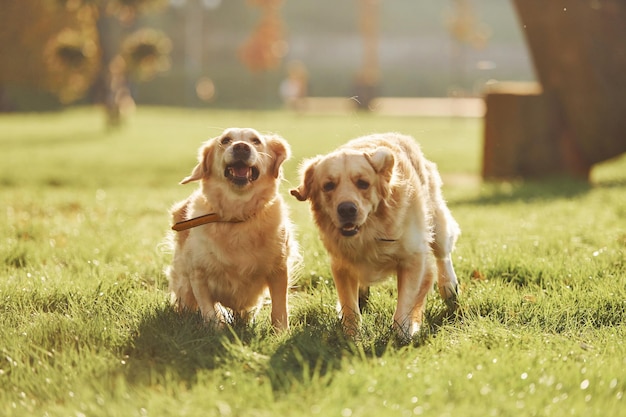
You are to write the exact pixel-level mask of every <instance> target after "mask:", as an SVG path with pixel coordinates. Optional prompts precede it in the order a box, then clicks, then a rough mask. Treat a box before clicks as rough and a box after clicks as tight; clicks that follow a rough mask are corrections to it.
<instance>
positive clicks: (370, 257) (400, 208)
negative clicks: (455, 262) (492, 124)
mask: <svg viewBox="0 0 626 417" xmlns="http://www.w3.org/2000/svg"><path fill="white" fill-rule="evenodd" d="M441 184H442V182H441V178H440V176H439V173H438V171H437V167H436V165H435V164H434V163H432V162H430V161H428V160H427V159H426V158H425V157H424V155H423V154H422V151H421V150H420V147H419V146H418V144H417V143H416V142H415V140H414V139H413V138H411V137H409V136H404V135H401V134H397V133H385V134H374V135H370V136H365V137H361V138H358V139H354V140H352V141H350V142H348V143H347V144H346V145H344V146H342V147H340V148H338V149H337V150H335V151H333V152H331V153H329V154H327V155H324V156H317V157H315V158H312V159H310V160H308V161H306V162H305V163H304V164H303V166H302V181H301V184H300V185H299V186H298V187H297V188H295V189H293V190H291V194H292V195H293V196H295V197H296V198H297V199H298V200H300V201H306V200H309V202H310V205H311V211H312V213H313V218H314V220H315V223H316V225H317V227H318V228H319V231H320V235H321V239H322V242H323V243H324V246H325V247H326V249H327V250H328V253H329V255H330V259H331V269H332V273H333V278H334V281H335V286H336V288H337V295H338V298H339V308H340V312H341V316H342V323H343V326H344V330H345V331H346V333H347V334H349V335H355V334H356V333H357V332H358V328H359V326H360V321H361V313H360V309H359V294H360V293H363V292H364V291H365V290H367V289H368V288H369V286H370V285H372V284H374V283H376V282H379V281H381V280H383V279H385V278H386V277H388V276H389V275H391V274H396V276H397V287H398V300H397V308H396V311H395V314H394V326H395V328H396V330H397V332H398V334H399V336H400V337H401V338H403V339H407V338H411V337H412V336H413V335H415V334H416V332H417V331H418V330H419V327H420V324H421V322H422V315H423V309H424V303H425V299H426V295H427V293H428V292H429V290H430V289H431V288H432V286H433V280H434V266H435V265H433V262H432V254H434V258H435V260H436V266H437V269H438V271H439V274H438V287H439V292H440V294H441V296H442V297H443V298H444V299H445V300H447V301H448V302H449V303H451V304H452V305H455V304H456V297H457V291H458V283H457V277H456V274H455V272H454V268H453V266H452V259H451V252H452V250H453V248H454V245H455V242H456V240H457V237H458V235H459V234H460V229H459V226H458V224H457V222H456V221H455V220H454V218H453V217H452V215H451V213H450V211H449V209H448V207H447V205H446V203H445V201H444V199H443V197H442V193H441Z"/></svg>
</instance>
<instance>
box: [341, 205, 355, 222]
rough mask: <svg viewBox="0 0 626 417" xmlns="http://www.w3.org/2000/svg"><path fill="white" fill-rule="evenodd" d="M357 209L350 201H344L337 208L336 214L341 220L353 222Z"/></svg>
mask: <svg viewBox="0 0 626 417" xmlns="http://www.w3.org/2000/svg"><path fill="white" fill-rule="evenodd" d="M356 213H357V208H356V204H354V203H352V202H350V201H344V202H343V203H341V204H339V206H337V214H339V218H340V219H342V220H346V221H347V220H354V219H355V218H356Z"/></svg>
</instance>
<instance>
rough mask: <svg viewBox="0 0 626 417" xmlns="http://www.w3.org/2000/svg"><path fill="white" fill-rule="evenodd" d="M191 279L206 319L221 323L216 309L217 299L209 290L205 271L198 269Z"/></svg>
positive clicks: (203, 316)
mask: <svg viewBox="0 0 626 417" xmlns="http://www.w3.org/2000/svg"><path fill="white" fill-rule="evenodd" d="M189 281H190V282H191V289H192V290H193V295H194V296H195V297H196V301H197V302H198V307H199V308H200V313H202V318H203V319H204V321H205V322H206V323H213V324H219V321H220V320H219V318H218V316H217V313H216V311H215V300H214V299H213V296H212V295H211V292H210V291H209V287H208V285H207V283H206V277H205V274H204V272H203V271H202V270H198V269H196V270H195V271H194V272H193V273H192V275H191V279H190V280H189Z"/></svg>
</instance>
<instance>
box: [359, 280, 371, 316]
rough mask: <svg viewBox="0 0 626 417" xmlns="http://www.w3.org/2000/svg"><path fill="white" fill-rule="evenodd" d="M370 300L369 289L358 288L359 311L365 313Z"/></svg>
mask: <svg viewBox="0 0 626 417" xmlns="http://www.w3.org/2000/svg"><path fill="white" fill-rule="evenodd" d="M369 299H370V287H365V286H363V285H361V286H359V309H360V310H361V311H365V310H366V309H367V304H368V302H369Z"/></svg>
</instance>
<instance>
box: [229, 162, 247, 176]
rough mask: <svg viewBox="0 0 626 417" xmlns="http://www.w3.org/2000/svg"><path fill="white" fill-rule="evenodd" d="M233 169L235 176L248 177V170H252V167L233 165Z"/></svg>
mask: <svg viewBox="0 0 626 417" xmlns="http://www.w3.org/2000/svg"><path fill="white" fill-rule="evenodd" d="M232 170H233V176H235V177H247V176H248V171H249V170H250V168H248V167H247V166H245V165H235V166H233V167H232Z"/></svg>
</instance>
